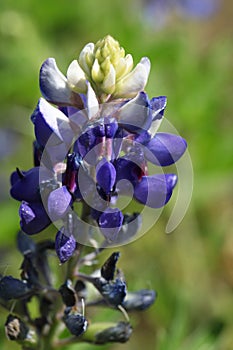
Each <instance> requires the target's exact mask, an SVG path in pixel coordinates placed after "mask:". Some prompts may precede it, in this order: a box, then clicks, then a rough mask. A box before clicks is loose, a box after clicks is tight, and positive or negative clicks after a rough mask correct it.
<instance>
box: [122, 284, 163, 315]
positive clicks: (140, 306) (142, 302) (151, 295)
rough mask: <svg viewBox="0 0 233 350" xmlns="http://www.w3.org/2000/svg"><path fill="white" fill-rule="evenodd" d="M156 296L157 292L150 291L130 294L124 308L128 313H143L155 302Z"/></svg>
mask: <svg viewBox="0 0 233 350" xmlns="http://www.w3.org/2000/svg"><path fill="white" fill-rule="evenodd" d="M156 296H157V295H156V292H155V291H154V290H149V289H141V290H138V291H137V292H128V293H127V295H126V298H125V300H124V301H123V303H122V306H123V307H124V309H125V310H126V311H136V310H137V311H143V310H146V309H148V308H149V307H150V306H151V305H152V304H153V303H154V302H155V299H156Z"/></svg>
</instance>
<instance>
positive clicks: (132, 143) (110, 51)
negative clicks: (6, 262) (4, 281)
mask: <svg viewBox="0 0 233 350" xmlns="http://www.w3.org/2000/svg"><path fill="white" fill-rule="evenodd" d="M149 66H150V64H149V59H148V58H143V59H142V60H141V62H140V63H139V64H138V65H137V66H136V68H135V69H134V70H132V67H133V59H132V56H131V55H126V56H125V52H124V49H123V48H121V47H120V45H119V43H118V42H117V41H116V40H114V39H113V38H112V37H110V36H107V37H105V38H104V39H103V40H100V41H98V42H97V43H96V44H95V45H94V44H88V45H86V46H85V48H84V49H83V50H82V52H81V54H80V56H79V59H78V60H76V61H73V62H72V63H71V65H70V67H69V68H68V72H67V78H66V77H64V76H63V75H62V73H61V72H60V71H59V70H58V68H57V67H56V64H55V60H54V59H48V60H47V61H45V62H44V63H43V65H42V67H41V70H40V86H41V90H42V94H43V95H44V97H45V99H47V101H48V102H47V101H46V100H45V99H43V98H41V99H40V100H39V102H38V105H37V107H36V109H35V111H34V112H33V114H32V117H31V120H32V122H33V124H34V128H35V136H36V143H35V148H34V149H35V153H34V154H35V164H36V165H37V164H40V167H39V166H36V167H34V168H32V169H30V170H29V171H26V172H25V171H20V170H17V171H16V172H14V173H13V174H12V177H11V184H12V188H11V195H12V196H13V197H14V198H15V199H17V200H19V201H21V206H20V211H19V213H20V218H21V222H20V223H21V228H22V230H23V231H24V232H26V233H28V234H34V233H38V232H40V231H42V230H43V229H44V228H46V227H47V226H49V225H50V223H51V222H54V221H55V222H56V221H59V220H62V222H63V226H64V227H66V226H67V223H68V221H69V219H68V217H70V216H74V214H73V205H74V204H75V202H78V203H79V205H82V204H83V203H87V204H88V206H89V207H90V216H89V217H90V218H92V220H94V221H93V222H95V223H96V226H97V227H99V230H100V232H101V233H102V235H103V238H104V239H105V241H106V244H112V243H116V242H117V243H121V242H123V241H127V240H128V237H127V233H126V228H128V227H129V225H128V224H127V223H126V219H125V218H126V215H127V217H128V213H123V212H122V211H121V210H120V209H118V208H117V207H116V204H117V198H118V196H119V195H132V196H133V198H134V200H136V201H138V202H140V203H142V204H144V205H147V206H149V207H151V208H161V207H163V206H164V205H165V204H166V203H167V202H168V201H169V199H170V197H171V195H172V192H173V189H174V187H175V185H176V182H177V176H176V175H175V174H153V175H149V174H148V170H147V169H148V164H147V163H148V162H151V163H153V164H155V165H157V166H159V167H161V166H162V167H164V166H168V165H171V164H173V163H175V162H176V161H178V160H179V158H180V157H181V156H182V154H183V153H184V152H185V149H186V147H187V144H186V142H185V140H184V139H183V138H182V137H180V136H177V135H173V134H167V133H159V132H157V129H158V127H159V125H160V123H161V122H162V119H163V114H164V109H165V107H166V97H165V96H159V97H154V98H152V99H149V97H148V95H147V94H146V92H145V91H141V90H142V89H144V87H145V84H146V81H147V78H148V74H149ZM103 96H105V97H106V96H108V98H107V99H108V101H109V102H108V103H105V104H101V102H102V101H103V100H104V98H105V97H103ZM49 102H52V103H53V104H55V105H57V107H56V106H52V105H51V104H50V103H49ZM71 151H72V152H71ZM70 152H71V153H70ZM113 205H114V206H115V207H114V206H113ZM73 220H76V221H77V218H76V219H75V218H73ZM126 225H127V226H126ZM123 227H125V229H123V231H122V228H123ZM136 227H137V228H138V225H135V226H134V228H136ZM73 230H74V227H72V228H71V230H70V231H71V232H72V231H73ZM79 231H80V230H79ZM133 231H135V232H134V233H136V230H135V229H134V230H133ZM133 231H132V230H131V233H130V237H132V232H133ZM122 232H125V233H124V235H123V234H122ZM79 236H80V233H78V232H77V233H75V234H74V232H73V233H72V234H70V233H69V230H66V229H65V228H62V229H61V230H59V232H58V234H57V237H56V251H57V254H58V256H59V259H60V261H61V262H65V261H66V260H67V259H69V258H70V257H71V256H72V254H73V252H74V250H75V247H76V243H75V240H79ZM80 237H81V236H80ZM87 240H88V238H87Z"/></svg>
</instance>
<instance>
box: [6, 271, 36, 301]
mask: <svg viewBox="0 0 233 350" xmlns="http://www.w3.org/2000/svg"><path fill="white" fill-rule="evenodd" d="M29 293H30V289H29V288H28V285H27V283H25V282H23V281H21V280H19V279H17V278H14V277H12V276H4V277H3V278H2V279H1V280H0V298H2V299H4V300H11V299H20V298H23V297H24V298H25V297H26V296H28V295H29Z"/></svg>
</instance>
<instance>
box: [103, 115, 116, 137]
mask: <svg viewBox="0 0 233 350" xmlns="http://www.w3.org/2000/svg"><path fill="white" fill-rule="evenodd" d="M104 123H105V136H106V137H107V138H113V137H114V136H115V134H116V132H117V130H118V123H117V121H116V120H115V119H114V118H107V117H106V118H105V120H104Z"/></svg>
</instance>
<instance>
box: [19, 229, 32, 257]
mask: <svg viewBox="0 0 233 350" xmlns="http://www.w3.org/2000/svg"><path fill="white" fill-rule="evenodd" d="M17 246H18V249H19V251H20V252H21V253H22V254H23V255H25V256H26V255H33V254H35V252H36V244H35V242H34V241H33V240H32V239H31V238H30V237H29V236H28V235H26V234H25V233H24V232H22V231H19V232H18V234H17Z"/></svg>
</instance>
